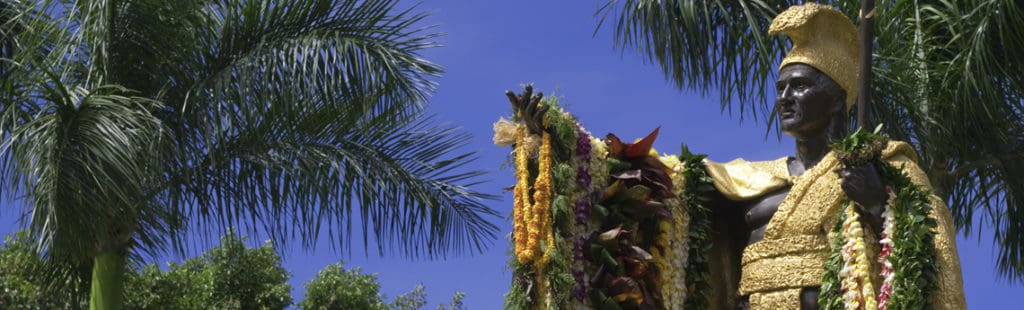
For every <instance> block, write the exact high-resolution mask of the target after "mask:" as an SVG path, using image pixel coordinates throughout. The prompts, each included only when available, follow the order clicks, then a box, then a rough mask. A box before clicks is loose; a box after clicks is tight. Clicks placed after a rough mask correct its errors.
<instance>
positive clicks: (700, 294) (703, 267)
mask: <svg viewBox="0 0 1024 310" xmlns="http://www.w3.org/2000/svg"><path fill="white" fill-rule="evenodd" d="M705 157H706V156H704V155H701V154H693V153H691V152H690V150H689V149H688V148H687V147H686V146H685V145H683V146H682V148H681V150H680V153H679V161H680V162H681V166H682V171H681V173H682V182H681V183H682V184H679V186H681V187H682V188H683V190H682V194H681V195H680V196H679V197H680V200H681V201H682V204H683V206H684V207H685V210H686V217H685V219H686V221H687V222H686V223H685V225H686V228H685V231H686V232H687V234H686V235H685V236H686V244H685V246H683V247H682V249H681V250H682V251H683V252H684V253H685V254H682V255H681V257H682V261H683V262H685V264H683V266H685V267H684V268H683V270H682V272H680V276H682V277H684V278H685V285H684V287H685V288H686V289H685V290H683V291H681V294H683V295H682V296H681V298H683V300H684V305H683V309H709V308H710V307H711V304H710V298H711V284H710V274H709V273H708V270H709V269H708V268H709V267H708V258H707V253H708V251H709V250H710V248H711V209H709V208H707V206H705V205H704V201H703V197H704V196H705V195H706V194H707V193H708V192H710V191H713V190H714V185H713V181H712V179H711V176H710V175H708V172H707V167H706V166H704V158H705ZM677 173H679V172H678V171H677Z"/></svg>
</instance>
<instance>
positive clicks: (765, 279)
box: [508, 3, 965, 309]
mask: <svg viewBox="0 0 1024 310" xmlns="http://www.w3.org/2000/svg"><path fill="white" fill-rule="evenodd" d="M769 33H770V34H782V35H786V36H788V37H789V38H790V39H791V40H792V41H793V48H792V50H791V51H790V52H789V53H788V54H787V56H786V58H785V59H784V60H783V61H782V63H781V65H780V69H779V78H778V81H777V82H776V91H777V99H776V101H775V108H776V111H777V114H778V120H779V125H780V127H781V129H782V131H783V132H785V133H786V134H787V135H789V136H791V137H793V138H794V139H795V140H796V154H795V155H794V156H792V157H783V158H779V159H777V160H773V161H758V162H748V161H745V160H743V159H737V160H733V161H731V162H728V163H717V162H712V161H706V162H705V164H706V165H707V170H708V172H709V174H710V175H711V176H712V178H713V179H714V185H715V188H716V189H717V193H716V194H717V195H718V199H716V200H714V203H713V205H714V208H715V209H716V210H715V213H716V215H715V224H714V230H715V234H716V236H715V237H714V238H713V239H714V240H713V242H712V244H713V245H712V247H713V249H712V252H713V253H710V257H709V260H710V262H711V263H712V266H711V273H712V278H714V279H716V281H715V283H713V293H712V300H711V305H712V306H713V307H714V308H716V309H735V308H740V309H798V308H799V309H817V308H818V290H819V287H820V286H821V282H822V276H823V274H824V271H823V268H822V266H823V264H824V263H825V260H826V259H827V258H828V255H829V249H830V248H829V240H831V237H832V236H831V234H832V228H833V227H834V226H835V224H836V222H837V221H838V217H837V214H838V213H839V212H838V211H839V210H840V201H841V200H842V198H843V197H844V196H845V197H848V198H849V199H850V200H852V201H853V202H856V203H857V204H858V205H860V206H861V210H860V213H861V217H862V218H865V219H866V222H867V223H868V225H867V229H866V230H867V231H870V232H872V233H869V234H868V236H867V239H868V243H869V246H871V245H872V244H873V245H874V246H876V247H877V243H878V239H879V238H878V236H877V234H878V232H879V231H880V229H879V223H880V222H881V219H880V215H881V210H882V207H883V206H884V205H885V203H886V199H887V198H888V195H887V194H886V192H885V188H884V185H883V182H882V179H881V177H880V176H879V174H878V172H877V170H876V169H875V168H874V167H872V166H871V165H870V164H869V165H864V166H860V167H852V168H847V169H840V165H839V162H838V160H837V159H836V157H835V156H834V154H833V153H832V151H831V149H830V145H831V143H832V142H833V141H838V140H839V139H842V138H843V137H845V136H846V135H847V134H848V129H847V128H848V126H849V117H848V114H847V113H848V111H849V109H850V107H851V106H852V104H853V102H854V99H855V98H854V96H855V94H856V93H857V89H856V88H857V77H858V72H857V68H858V66H857V61H858V53H859V44H860V43H859V41H858V38H857V32H856V29H855V27H854V25H853V23H852V22H851V21H850V20H849V19H848V18H847V17H846V16H845V15H843V14H842V13H840V12H838V11H836V10H834V9H833V8H831V7H829V6H826V5H820V4H816V3H808V4H805V5H801V6H794V7H791V8H789V9H788V10H786V11H785V12H783V13H781V14H779V16H778V17H776V19H775V20H774V21H773V22H772V25H771V28H770V30H769ZM508 95H509V96H510V99H511V100H512V101H513V103H514V104H516V105H517V106H518V107H519V108H520V109H521V110H522V111H521V115H524V116H526V117H524V120H525V122H526V123H527V125H528V127H529V128H530V130H531V131H532V132H539V131H540V130H541V129H539V128H541V126H540V125H539V119H540V115H542V114H543V113H542V112H543V109H544V108H545V107H543V106H541V107H538V106H537V102H538V101H539V97H537V96H532V97H531V96H530V95H529V94H528V93H527V94H524V95H521V96H516V95H514V94H511V93H510V94H508ZM916 159H917V157H916V154H915V153H914V151H913V149H912V148H911V147H910V146H909V145H908V144H906V143H903V142H895V141H894V142H890V143H889V146H888V147H887V148H886V149H885V150H884V151H883V154H882V160H884V161H887V162H889V163H893V164H895V166H896V167H903V168H902V169H903V170H904V172H906V173H907V174H908V175H909V176H910V178H911V179H912V181H913V182H914V183H917V184H919V185H923V186H925V187H926V188H928V187H930V185H928V178H927V177H926V175H925V174H924V173H923V171H922V170H921V169H920V168H919V167H918V166H917V165H916V163H915V162H916ZM932 202H933V205H934V206H935V208H934V209H933V211H932V214H931V217H932V218H934V219H935V220H936V223H938V226H937V227H936V229H935V233H936V234H935V239H934V247H935V250H936V251H935V253H936V258H937V260H938V265H939V269H938V271H939V275H938V281H939V283H938V288H937V291H936V292H935V293H933V294H932V298H931V304H932V306H933V307H934V308H936V309H963V308H965V304H964V298H963V288H962V283H961V278H960V263H959V258H958V257H957V252H956V245H955V238H954V235H953V234H954V232H955V230H954V229H953V226H952V221H951V217H950V214H949V210H948V208H946V206H945V204H944V203H943V202H942V201H941V200H940V199H938V198H936V197H932ZM875 252H877V251H875ZM876 265H877V264H876ZM875 274H878V273H877V272H876V273H875ZM873 280H874V281H875V282H879V281H880V280H881V279H873ZM874 287H876V288H877V287H880V285H877V283H876V285H875V286H874Z"/></svg>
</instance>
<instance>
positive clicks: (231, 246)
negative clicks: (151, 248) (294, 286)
mask: <svg viewBox="0 0 1024 310" xmlns="http://www.w3.org/2000/svg"><path fill="white" fill-rule="evenodd" d="M289 277H290V275H289V273H288V272H287V271H286V270H284V268H283V267H281V257H280V256H278V254H277V252H276V251H275V250H274V248H273V246H272V245H270V244H269V243H268V244H264V245H263V246H262V247H260V248H255V249H252V248H246V247H245V244H244V241H243V239H241V238H238V237H237V236H235V235H234V234H230V233H229V234H228V235H225V236H224V237H221V244H220V246H218V247H215V248H213V249H210V250H209V251H207V252H206V253H204V254H203V255H202V256H200V257H196V258H192V259H189V260H186V261H185V262H184V263H183V264H181V265H178V264H174V263H172V264H170V265H169V266H168V270H167V271H163V270H160V269H159V268H158V267H157V266H156V265H148V266H145V267H143V268H142V269H141V270H140V271H139V272H137V273H134V272H133V273H129V274H128V277H127V280H126V284H127V285H126V287H127V289H126V292H125V295H126V298H125V306H126V307H128V308H138V309H152V308H165V307H166V308H173V309H284V308H285V307H287V306H288V305H290V304H291V303H292V298H291V286H290V285H288V278H289Z"/></svg>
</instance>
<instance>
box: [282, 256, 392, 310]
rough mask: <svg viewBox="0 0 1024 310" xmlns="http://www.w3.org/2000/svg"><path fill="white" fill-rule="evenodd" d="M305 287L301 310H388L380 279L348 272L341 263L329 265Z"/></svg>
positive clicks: (357, 272) (359, 270) (300, 305)
mask: <svg viewBox="0 0 1024 310" xmlns="http://www.w3.org/2000/svg"><path fill="white" fill-rule="evenodd" d="M304 286H305V287H306V293H305V295H303V301H302V302H301V303H299V307H300V308H302V309H324V310H326V309H338V310H340V309H387V304H386V303H385V302H384V295H383V294H381V293H380V283H378V282H377V276H376V275H372V274H363V273H362V269H361V268H359V267H356V268H353V269H350V270H345V268H343V267H342V263H337V264H331V265H327V267H324V269H322V270H320V272H319V273H317V275H316V277H315V278H313V279H312V280H309V281H308V282H306V284H304ZM403 302H408V301H406V300H403Z"/></svg>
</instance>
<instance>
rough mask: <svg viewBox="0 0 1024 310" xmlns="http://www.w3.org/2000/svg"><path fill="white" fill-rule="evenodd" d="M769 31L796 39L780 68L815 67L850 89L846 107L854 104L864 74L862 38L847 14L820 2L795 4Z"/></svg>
mask: <svg viewBox="0 0 1024 310" xmlns="http://www.w3.org/2000/svg"><path fill="white" fill-rule="evenodd" d="M768 34H769V35H778V34H782V35H785V36H787V37H789V39H790V40H791V41H793V49H791V50H790V51H789V54H786V58H784V59H783V60H782V64H780V65H779V69H780V70H781V69H782V68H783V67H785V66H786V65H788V64H791V63H802V64H807V65H809V66H811V67H814V68H815V69H818V70H820V71H821V72H824V73H825V74H826V75H828V76H829V77H830V78H832V80H833V81H836V83H837V84H839V86H840V87H842V88H843V90H845V91H846V109H847V110H849V109H850V107H852V106H853V102H854V100H855V99H856V97H857V77H858V76H859V74H860V73H859V72H858V67H857V64H858V61H859V60H860V39H859V38H858V37H857V28H856V27H854V26H853V22H851V21H850V19H849V18H847V17H846V15H843V13H841V12H839V11H836V10H835V9H833V8H832V7H830V6H827V5H823V4H817V3H806V4H804V5H797V6H792V7H789V9H786V11H784V12H782V13H781V14H779V16H776V17H775V19H774V20H772V25H771V27H769V28H768Z"/></svg>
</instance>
